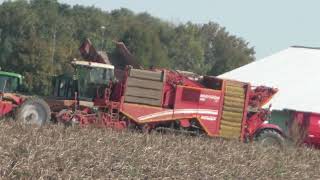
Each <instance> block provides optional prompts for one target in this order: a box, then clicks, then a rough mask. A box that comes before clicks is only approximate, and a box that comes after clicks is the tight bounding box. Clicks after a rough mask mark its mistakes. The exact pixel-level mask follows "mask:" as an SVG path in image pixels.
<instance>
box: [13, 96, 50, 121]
mask: <svg viewBox="0 0 320 180" xmlns="http://www.w3.org/2000/svg"><path fill="white" fill-rule="evenodd" d="M14 117H15V119H16V120H18V121H20V122H23V123H26V124H37V125H43V124H44V123H46V122H49V121H50V118H51V111H50V107H49V105H48V104H47V103H46V102H45V101H44V100H42V99H40V98H37V97H30V98H27V99H26V100H25V101H24V102H23V103H22V105H21V106H20V107H18V108H17V110H16V112H15V116H14Z"/></svg>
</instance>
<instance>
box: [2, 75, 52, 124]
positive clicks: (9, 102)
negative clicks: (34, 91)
mask: <svg viewBox="0 0 320 180" xmlns="http://www.w3.org/2000/svg"><path fill="white" fill-rule="evenodd" d="M22 79H23V78H22V76H21V75H20V74H16V73H12V72H4V71H0V118H2V119H3V118H4V117H13V118H15V119H16V120H19V121H21V122H24V123H27V124H38V125H41V124H44V123H45V122H48V121H49V120H50V115H51V112H50V107H49V105H48V104H47V103H46V102H45V101H44V100H42V99H41V98H38V97H31V96H26V95H22V94H21V92H20V88H21V84H22Z"/></svg>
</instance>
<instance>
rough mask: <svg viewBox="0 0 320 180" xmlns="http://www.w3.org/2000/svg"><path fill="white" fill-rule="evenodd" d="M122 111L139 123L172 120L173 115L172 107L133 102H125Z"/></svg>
mask: <svg viewBox="0 0 320 180" xmlns="http://www.w3.org/2000/svg"><path fill="white" fill-rule="evenodd" d="M121 112H122V113H124V114H125V115H127V116H128V117H130V118H131V119H132V120H134V121H136V122H138V123H144V122H154V121H162V120H170V119H172V116H173V110H172V109H166V108H160V107H153V106H147V105H141V104H132V103H123V105H122V108H121Z"/></svg>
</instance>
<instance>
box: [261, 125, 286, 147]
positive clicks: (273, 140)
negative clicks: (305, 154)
mask: <svg viewBox="0 0 320 180" xmlns="http://www.w3.org/2000/svg"><path fill="white" fill-rule="evenodd" d="M256 141H257V142H258V143H259V144H260V145H261V146H263V147H278V148H281V149H282V148H284V145H285V139H284V138H283V136H282V135H281V134H280V133H278V132H277V131H275V130H272V129H266V130H262V131H261V132H260V133H259V134H258V135H257V136H256Z"/></svg>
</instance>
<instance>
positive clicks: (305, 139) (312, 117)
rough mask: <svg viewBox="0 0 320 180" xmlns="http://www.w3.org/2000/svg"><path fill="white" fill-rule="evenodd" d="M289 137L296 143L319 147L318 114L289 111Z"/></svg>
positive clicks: (319, 124)
mask: <svg viewBox="0 0 320 180" xmlns="http://www.w3.org/2000/svg"><path fill="white" fill-rule="evenodd" d="M290 112H291V113H290V114H291V115H292V117H291V118H290V120H289V121H288V129H289V135H288V136H289V137H290V138H291V139H292V140H294V141H295V143H297V144H300V145H301V144H306V145H308V146H313V147H316V148H319V147H320V114H318V113H310V112H298V111H290Z"/></svg>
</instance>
